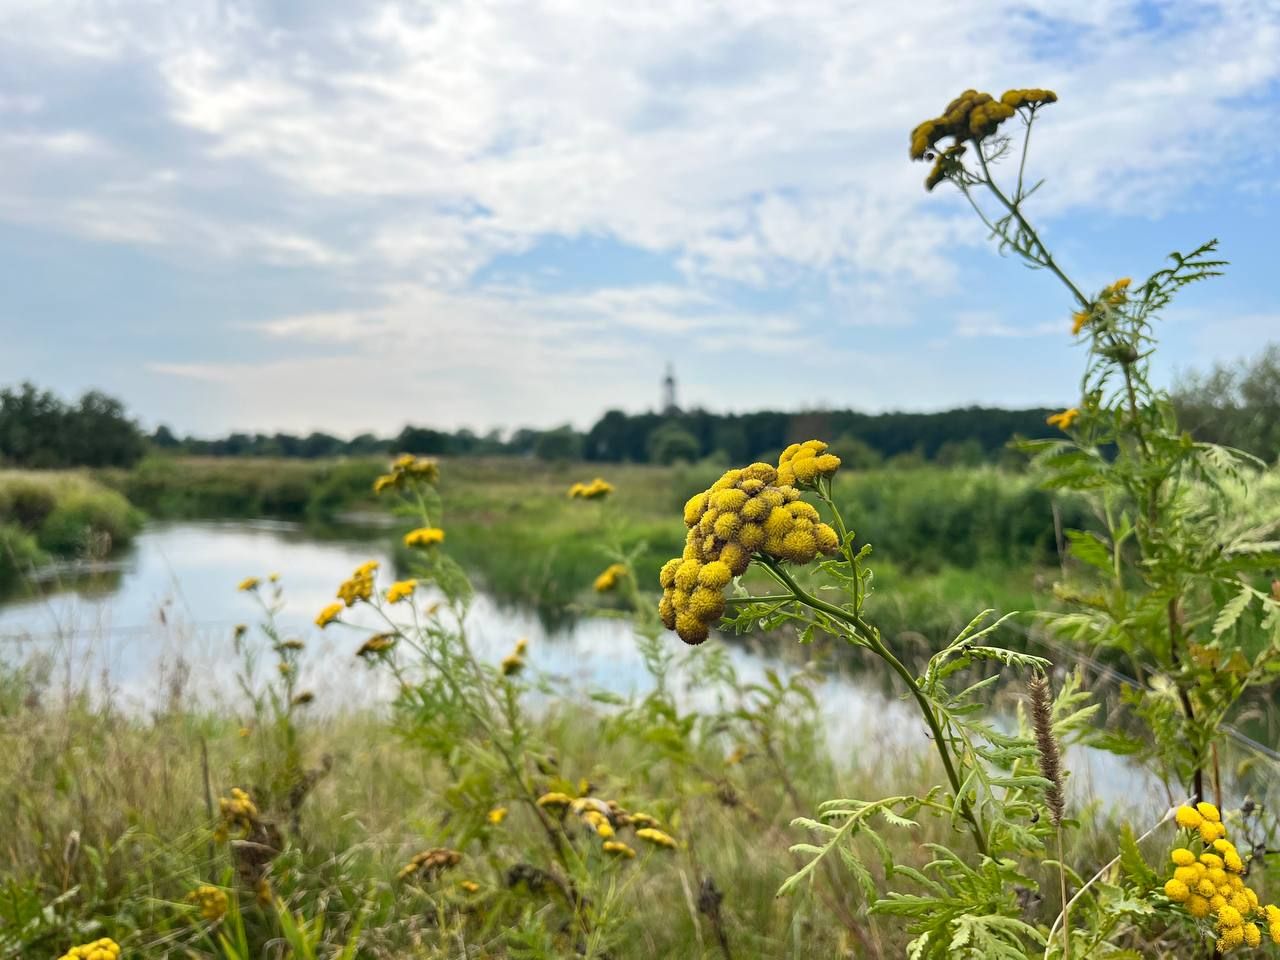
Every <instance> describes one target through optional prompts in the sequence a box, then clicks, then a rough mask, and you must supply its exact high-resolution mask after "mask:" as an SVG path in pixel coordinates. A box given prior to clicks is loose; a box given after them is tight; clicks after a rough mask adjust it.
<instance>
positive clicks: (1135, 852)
mask: <svg viewBox="0 0 1280 960" xmlns="http://www.w3.org/2000/svg"><path fill="white" fill-rule="evenodd" d="M1120 867H1121V869H1122V870H1123V871H1124V873H1125V876H1127V877H1128V878H1129V879H1130V880H1132V881H1133V882H1134V883H1135V884H1137V885H1138V886H1139V887H1141V888H1142V890H1144V891H1146V890H1150V889H1152V888H1153V887H1155V885H1156V874H1155V871H1154V870H1152V869H1151V867H1149V866H1148V865H1147V861H1146V859H1145V858H1144V857H1143V856H1142V851H1141V850H1139V849H1138V843H1137V841H1136V840H1135V839H1134V837H1133V828H1132V827H1131V826H1129V824H1127V823H1126V824H1124V825H1123V826H1122V827H1121V828H1120Z"/></svg>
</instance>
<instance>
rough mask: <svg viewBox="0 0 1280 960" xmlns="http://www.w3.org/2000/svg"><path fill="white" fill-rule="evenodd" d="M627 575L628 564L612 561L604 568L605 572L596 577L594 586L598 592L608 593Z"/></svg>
mask: <svg viewBox="0 0 1280 960" xmlns="http://www.w3.org/2000/svg"><path fill="white" fill-rule="evenodd" d="M626 575H627V566H626V564H624V563H611V564H609V566H607V567H605V568H604V572H603V573H601V574H600V576H598V577H596V582H595V583H594V584H593V586H594V587H595V588H596V593H608V592H609V591H610V590H612V589H613V588H614V587H616V586H617V585H618V581H619V580H621V579H622V578H623V577H625V576H626Z"/></svg>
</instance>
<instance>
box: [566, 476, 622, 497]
mask: <svg viewBox="0 0 1280 960" xmlns="http://www.w3.org/2000/svg"><path fill="white" fill-rule="evenodd" d="M611 493H613V484H612V483H610V482H609V481H607V480H604V479H601V478H600V477H596V478H595V479H594V480H592V481H591V482H590V483H575V484H574V485H573V486H571V487H570V488H569V497H570V499H573V500H600V499H603V498H604V497H607V496H608V495H609V494H611Z"/></svg>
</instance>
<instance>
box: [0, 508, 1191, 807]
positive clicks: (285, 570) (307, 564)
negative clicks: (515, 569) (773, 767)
mask: <svg viewBox="0 0 1280 960" xmlns="http://www.w3.org/2000/svg"><path fill="white" fill-rule="evenodd" d="M366 560H378V561H379V562H380V563H381V565H382V566H381V570H380V571H379V573H380V576H381V580H380V583H382V584H383V585H385V584H386V583H388V582H390V579H391V577H392V575H393V570H392V560H391V556H390V553H389V551H388V545H387V542H386V539H385V536H384V535H379V536H378V537H374V538H368V537H366V538H361V537H358V536H351V537H348V538H345V539H320V538H318V537H316V536H315V535H314V534H311V533H308V532H307V531H306V530H304V529H302V528H300V527H298V526H297V525H294V524H287V523H279V522H264V521H257V522H243V521H237V522H206V523H175V524H155V525H151V526H149V527H148V528H147V529H145V530H144V531H143V532H142V534H141V535H140V536H139V537H138V538H137V539H136V540H135V542H134V544H133V546H132V548H131V549H130V550H129V551H128V552H127V553H126V554H124V555H123V556H122V557H121V558H119V559H118V560H116V561H114V562H113V563H111V564H108V565H105V566H103V567H100V568H98V569H96V570H93V571H89V572H83V571H82V572H79V573H75V574H74V575H73V574H72V573H71V572H66V573H63V574H62V575H60V576H58V577H57V578H55V579H53V580H51V581H50V582H48V583H45V584H44V585H43V586H42V588H41V590H40V591H39V594H40V595H38V596H32V597H28V598H24V599H16V600H12V601H10V602H8V603H5V604H2V605H0V657H2V658H4V659H5V660H7V661H8V662H11V663H17V662H24V661H27V660H29V659H30V658H32V657H33V656H37V657H40V656H43V657H45V658H46V661H47V662H49V663H52V664H55V665H56V666H55V667H54V670H53V674H52V677H51V684H52V686H53V690H54V692H59V691H61V692H64V693H65V692H68V691H71V690H79V689H85V688H87V689H89V690H90V692H91V693H92V694H93V695H95V696H100V697H102V696H107V697H111V698H112V699H113V701H115V702H116V703H117V704H119V705H120V706H121V707H122V708H124V709H138V710H145V709H149V708H151V707H154V706H155V705H157V704H159V703H163V702H164V701H165V700H166V698H169V697H174V696H178V695H180V696H181V697H182V698H184V699H187V700H190V699H195V700H198V701H200V702H203V703H206V704H208V705H211V706H216V705H232V706H233V707H234V706H235V705H237V704H240V703H242V701H241V699H240V694H239V693H238V690H237V687H236V672H237V669H238V668H239V665H240V664H239V661H238V659H237V658H236V657H235V655H234V651H233V643H232V636H233V631H234V630H235V627H236V625H237V624H241V623H245V624H250V625H251V626H252V625H253V624H255V623H257V622H259V621H260V620H261V619H262V610H261V608H260V607H259V606H258V605H257V603H256V602H255V599H254V596H253V595H252V594H247V593H241V592H238V591H237V590H236V586H237V584H238V583H239V582H240V581H241V580H243V579H244V578H245V577H247V576H259V577H262V578H264V579H265V578H266V577H267V575H268V574H271V573H275V572H278V573H280V574H281V581H280V583H281V587H282V589H283V596H284V600H285V604H286V605H285V609H284V611H283V612H282V613H281V614H280V615H279V617H278V622H279V624H280V626H281V628H282V630H283V633H284V635H285V636H292V637H297V638H299V639H302V640H304V641H305V642H306V644H307V648H306V650H305V651H304V653H303V654H302V657H301V661H300V681H301V684H300V688H301V689H309V690H311V691H313V692H314V693H315V694H316V704H317V708H318V709H320V710H325V709H329V710H332V709H340V708H355V709H358V708H361V707H373V706H377V705H379V704H385V703H386V702H388V701H389V699H390V696H391V692H390V689H389V687H388V683H387V681H388V678H387V677H386V674H385V671H370V670H368V669H366V668H365V665H364V664H363V663H362V662H361V661H359V660H358V659H357V658H356V657H355V656H354V652H355V650H356V649H357V648H358V647H359V645H360V644H361V642H363V639H364V637H365V636H367V632H366V631H361V630H353V629H350V628H345V627H342V626H339V625H333V626H330V627H329V628H328V629H327V630H324V631H321V630H319V629H318V628H316V627H315V625H314V623H313V622H312V621H313V618H314V617H315V614H316V612H317V611H319V610H320V609H321V608H322V607H323V606H325V605H326V604H327V603H329V602H331V601H332V599H333V594H334V589H335V587H336V585H337V584H338V582H339V581H341V580H342V579H344V578H345V577H346V576H347V575H348V574H349V573H350V571H351V570H352V569H354V568H355V567H356V566H357V565H358V564H360V563H363V562H364V561H366ZM427 599H429V598H427V597H419V598H418V602H420V603H421V602H424V601H425V600H427ZM344 616H351V617H352V619H354V620H356V621H357V622H360V623H363V624H364V625H366V626H367V627H369V628H376V627H377V621H376V618H374V617H372V616H370V615H369V613H368V612H367V611H361V610H360V608H356V610H354V611H351V612H349V613H348V614H344ZM466 627H467V631H468V636H469V638H470V640H471V643H472V645H473V647H474V649H475V650H476V652H477V653H478V654H479V655H480V656H481V657H483V658H485V659H487V660H489V661H491V662H497V661H498V660H500V659H501V658H502V657H503V656H505V655H506V654H507V653H509V652H510V651H511V648H512V646H513V645H514V643H515V641H516V639H517V638H519V637H525V638H527V639H528V640H529V654H528V657H529V660H530V662H531V665H532V666H533V667H534V668H535V669H537V670H539V671H542V672H545V673H547V674H550V675H552V676H553V677H555V678H557V682H558V684H559V688H560V689H561V690H563V691H564V693H565V695H567V696H574V697H579V698H585V697H586V696H588V695H589V694H590V693H592V692H595V691H605V692H608V693H612V694H616V695H621V696H631V695H635V694H640V693H643V692H645V691H646V690H647V689H649V688H650V687H651V683H652V680H651V678H650V676H649V675H648V673H647V672H646V670H645V669H644V665H643V662H642V660H641V658H640V655H639V653H638V651H637V649H636V645H635V640H634V636H633V634H632V630H631V626H630V624H629V623H628V622H627V621H626V620H622V619H615V618H610V617H604V616H583V617H579V618H577V619H576V620H575V621H574V622H572V623H570V624H568V625H563V626H557V627H555V628H548V627H546V626H544V625H543V622H542V621H541V620H540V619H539V618H538V617H537V615H536V614H535V613H534V612H532V611H530V610H523V609H519V608H512V607H510V606H501V605H499V604H497V603H496V602H494V600H493V599H492V598H491V597H489V596H487V595H485V594H484V593H479V594H478V595H477V597H476V599H475V602H474V604H473V605H472V607H471V609H470V612H469V614H468V617H467V621H466ZM251 636H252V632H251ZM671 643H672V644H674V645H675V648H676V649H679V650H680V651H681V658H682V660H684V661H685V662H686V663H687V662H689V661H690V660H691V658H696V657H699V656H702V657H705V656H706V655H707V652H708V650H709V649H710V647H702V648H697V649H693V650H690V651H687V652H686V651H685V649H684V648H683V646H682V645H680V644H679V641H677V640H676V639H675V638H674V637H672V639H671ZM712 643H713V644H714V643H717V641H714V640H713V641H712ZM726 649H727V655H728V657H729V660H730V662H731V663H732V664H733V666H734V668H735V669H736V670H737V672H738V674H739V676H740V677H741V678H742V679H743V680H746V681H763V680H764V678H765V675H766V671H768V670H771V669H772V670H775V671H777V672H778V673H779V674H781V675H782V676H784V677H786V676H788V675H790V674H792V673H794V672H795V670H796V669H797V663H798V662H800V661H798V660H792V661H790V662H788V661H786V660H784V659H783V658H782V657H780V656H778V655H777V654H776V653H774V652H770V650H777V647H776V645H774V646H772V647H771V648H767V647H765V646H762V645H751V644H745V643H737V642H735V643H731V644H727V645H726ZM784 649H786V650H789V651H790V652H791V653H792V654H795V655H798V656H799V657H802V658H803V657H807V656H809V655H811V651H809V650H799V649H797V648H796V647H795V646H794V645H789V646H787V647H786V648H784ZM671 681H672V686H673V688H674V689H676V690H678V691H679V693H680V696H681V697H682V699H683V701H684V702H685V703H686V704H688V705H698V706H708V705H710V704H711V703H713V702H714V699H715V697H716V693H715V691H714V690H712V689H710V688H709V687H708V686H707V685H706V684H701V685H698V684H696V683H692V682H690V677H689V675H688V672H687V671H686V670H677V671H676V675H675V676H674V677H672V678H671ZM819 699H820V702H821V703H822V705H823V706H822V709H823V712H824V715H825V720H826V726H827V729H828V731H829V739H830V741H831V744H832V749H833V750H835V751H836V755H837V756H840V757H842V758H847V760H848V762H849V763H850V764H851V765H853V766H855V767H856V766H862V767H873V766H875V767H879V766H884V765H887V764H893V763H896V762H898V761H899V760H902V759H903V758H908V759H909V758H910V757H912V756H913V755H914V754H915V752H916V751H919V750H931V749H932V747H931V746H930V745H929V744H928V741H927V739H926V738H925V736H924V725H923V722H922V721H921V720H920V719H919V717H918V715H917V714H916V712H915V708H914V706H913V705H912V706H909V705H908V704H906V703H904V702H903V701H902V700H901V699H899V697H898V696H897V695H896V688H895V687H894V686H893V685H892V681H891V680H890V678H888V677H886V676H885V675H884V674H883V672H881V671H862V672H851V671H848V670H845V671H837V672H830V673H828V674H827V675H825V678H824V680H823V683H822V686H821V688H820V690H819ZM1068 760H1069V766H1070V768H1071V769H1072V771H1073V776H1072V783H1073V790H1074V792H1075V793H1076V795H1077V797H1078V798H1079V799H1086V798H1091V797H1093V796H1099V797H1102V798H1104V799H1105V800H1106V801H1107V802H1109V803H1111V804H1113V805H1117V806H1123V807H1129V808H1132V809H1133V810H1134V812H1138V811H1144V812H1145V811H1150V810H1156V809H1160V808H1162V806H1163V804H1164V802H1165V800H1166V795H1165V792H1164V790H1163V788H1162V787H1161V786H1160V785H1159V784H1158V783H1157V782H1156V781H1155V780H1154V778H1152V777H1151V776H1150V775H1148V774H1146V773H1145V772H1144V771H1141V770H1137V769H1134V768H1132V767H1130V766H1128V765H1127V764H1125V763H1124V762H1123V761H1122V760H1120V759H1118V758H1116V757H1113V756H1111V755H1110V754H1105V753H1099V752H1096V751H1074V752H1072V753H1071V755H1070V756H1069V758H1068Z"/></svg>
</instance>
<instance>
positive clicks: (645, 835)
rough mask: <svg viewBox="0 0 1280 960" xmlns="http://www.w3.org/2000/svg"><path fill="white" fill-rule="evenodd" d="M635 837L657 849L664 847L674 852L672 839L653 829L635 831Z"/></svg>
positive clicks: (646, 828) (673, 839)
mask: <svg viewBox="0 0 1280 960" xmlns="http://www.w3.org/2000/svg"><path fill="white" fill-rule="evenodd" d="M636 836H637V837H639V838H640V839H641V840H648V841H649V842H650V843H652V844H654V845H656V846H659V847H666V848H668V849H671V850H674V849H675V846H676V841H675V838H674V837H672V836H671V835H670V834H667V833H663V832H662V831H661V830H657V829H655V828H653V827H645V828H643V829H642V830H637V831H636Z"/></svg>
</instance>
